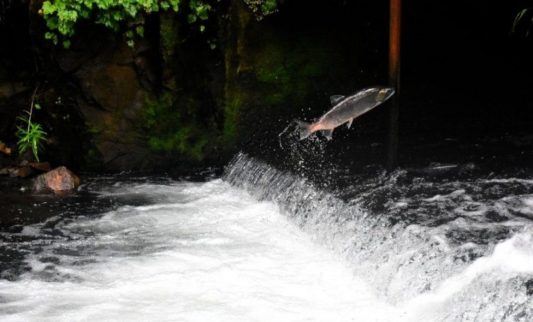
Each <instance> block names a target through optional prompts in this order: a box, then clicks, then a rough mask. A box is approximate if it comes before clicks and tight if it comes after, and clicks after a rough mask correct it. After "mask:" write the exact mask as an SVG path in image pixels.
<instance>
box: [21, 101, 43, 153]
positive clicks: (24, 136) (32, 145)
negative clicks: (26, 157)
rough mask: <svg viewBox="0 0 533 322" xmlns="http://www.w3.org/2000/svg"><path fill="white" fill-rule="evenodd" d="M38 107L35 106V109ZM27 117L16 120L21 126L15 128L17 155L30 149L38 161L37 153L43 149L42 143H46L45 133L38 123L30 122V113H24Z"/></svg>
mask: <svg viewBox="0 0 533 322" xmlns="http://www.w3.org/2000/svg"><path fill="white" fill-rule="evenodd" d="M37 106H38V105H36V107H37ZM25 112H26V113H27V114H28V116H26V115H23V116H19V117H18V118H17V119H18V120H20V121H21V122H22V124H23V125H22V126H18V127H17V133H16V135H17V137H18V139H19V140H18V142H17V146H18V150H19V154H23V153H24V152H26V151H27V150H29V149H31V151H32V153H33V156H34V157H35V160H37V161H39V151H41V150H42V148H43V142H45V141H46V132H45V131H44V130H43V128H42V126H41V125H40V124H39V123H36V122H32V120H31V116H32V112H31V110H30V111H25Z"/></svg>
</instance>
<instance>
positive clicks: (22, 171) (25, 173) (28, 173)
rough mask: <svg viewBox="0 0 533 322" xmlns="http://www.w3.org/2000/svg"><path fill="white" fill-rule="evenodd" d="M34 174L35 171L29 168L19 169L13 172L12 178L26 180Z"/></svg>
mask: <svg viewBox="0 0 533 322" xmlns="http://www.w3.org/2000/svg"><path fill="white" fill-rule="evenodd" d="M33 173H34V171H33V169H32V168H31V167H29V166H23V167H17V168H14V170H13V171H12V172H11V176H12V177H19V178H26V177H29V176H31V175H32V174H33Z"/></svg>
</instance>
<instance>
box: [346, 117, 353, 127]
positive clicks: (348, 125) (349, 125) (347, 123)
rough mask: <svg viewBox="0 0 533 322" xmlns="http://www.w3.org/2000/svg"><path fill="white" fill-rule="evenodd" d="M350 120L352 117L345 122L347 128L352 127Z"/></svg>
mask: <svg viewBox="0 0 533 322" xmlns="http://www.w3.org/2000/svg"><path fill="white" fill-rule="evenodd" d="M352 122H353V119H349V120H348V122H346V126H347V127H348V128H350V127H352Z"/></svg>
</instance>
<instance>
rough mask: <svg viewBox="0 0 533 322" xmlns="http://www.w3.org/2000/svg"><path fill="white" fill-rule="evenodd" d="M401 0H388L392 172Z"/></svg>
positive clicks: (390, 166) (389, 160) (397, 112)
mask: <svg viewBox="0 0 533 322" xmlns="http://www.w3.org/2000/svg"><path fill="white" fill-rule="evenodd" d="M401 13H402V2H401V0H390V25H389V84H390V86H391V87H394V89H395V90H396V94H395V95H394V96H393V97H392V99H391V103H390V105H389V106H390V114H389V142H388V151H387V167H388V169H389V170H393V169H394V168H396V167H397V166H398V143H399V140H398V134H399V133H398V132H399V130H398V127H399V126H398V121H399V117H400V31H401Z"/></svg>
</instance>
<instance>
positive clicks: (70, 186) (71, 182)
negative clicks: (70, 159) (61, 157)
mask: <svg viewBox="0 0 533 322" xmlns="http://www.w3.org/2000/svg"><path fill="white" fill-rule="evenodd" d="M79 185H80V178H79V177H78V176H77V175H75V174H74V173H72V171H70V170H69V169H67V168H66V167H58V168H55V169H54V170H51V171H48V172H46V173H44V174H41V175H40V176H38V177H37V178H35V180H34V182H33V191H34V192H36V193H42V192H53V193H56V194H61V193H66V192H71V191H73V190H75V189H76V188H77V187H79Z"/></svg>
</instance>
